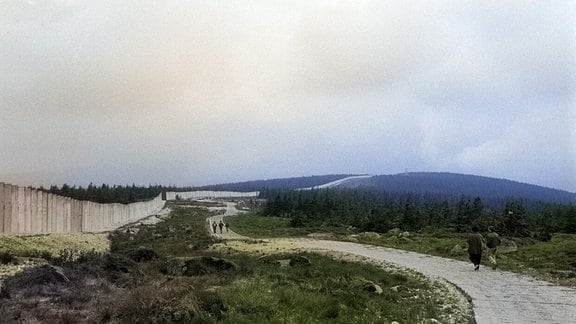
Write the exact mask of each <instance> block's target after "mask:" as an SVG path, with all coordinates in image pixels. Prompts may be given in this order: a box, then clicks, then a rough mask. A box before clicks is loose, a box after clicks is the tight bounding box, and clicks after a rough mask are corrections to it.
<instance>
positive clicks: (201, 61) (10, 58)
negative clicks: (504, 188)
mask: <svg viewBox="0 0 576 324" xmlns="http://www.w3.org/2000/svg"><path fill="white" fill-rule="evenodd" d="M406 170H407V171H409V172H410V171H442V172H457V173H466V174H476V175H483V176H490V177H497V178H506V179H511V180H515V181H521V182H528V183H532V184H537V185H542V186H546V187H552V188H558V189H563V190H568V191H572V192H576V5H575V2H574V1H570V0H567V1H561V0H558V1H533V0H530V1H520V0H515V1H505V0H494V1H456V0H455V1H436V0H435V1H420V0H418V1H416V0H414V1H407V0H399V1H383V0H379V1H362V0H354V1H310V0H305V1H280V0H277V1H275V0H262V1H247V0H246V1H234V0H222V1H218V0H210V1H184V0H182V1H177V0H169V1H166V0H163V1H143V0H132V1H130V0H126V1H108V0H98V1H74V0H53V1H49V0H38V1H35V0H30V1H16V0H7V1H2V2H0V181H4V182H12V183H20V184H30V185H39V184H43V185H50V184H58V185H60V184H63V183H68V184H76V185H83V186H84V185H87V184H88V183H90V182H93V183H95V184H101V183H108V184H132V183H135V184H143V185H148V184H165V185H170V184H176V185H192V186H194V185H205V184H215V183H224V182H237V181H245V180H256V179H269V178H279V177H293V176H308V175H322V174H333V173H354V174H360V173H368V174H396V173H401V172H404V171H406Z"/></svg>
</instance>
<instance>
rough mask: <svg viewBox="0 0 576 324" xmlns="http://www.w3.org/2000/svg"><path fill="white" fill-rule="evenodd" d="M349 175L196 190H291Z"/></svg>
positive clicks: (285, 179) (236, 183)
mask: <svg viewBox="0 0 576 324" xmlns="http://www.w3.org/2000/svg"><path fill="white" fill-rule="evenodd" d="M349 176H351V175H348V174H329V175H321V176H308V177H296V178H281V179H268V180H255V181H245V182H235V183H226V184H218V185H211V186H203V187H197V188H196V190H222V191H240V192H249V191H261V190H265V189H266V188H274V189H286V190H290V189H299V188H310V187H314V186H319V185H323V184H326V183H329V182H332V181H336V180H340V179H343V178H346V177H349Z"/></svg>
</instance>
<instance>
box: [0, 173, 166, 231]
mask: <svg viewBox="0 0 576 324" xmlns="http://www.w3.org/2000/svg"><path fill="white" fill-rule="evenodd" d="M174 197H175V195H174ZM164 204H165V201H164V200H162V195H158V197H156V198H154V199H152V200H149V201H143V202H136V203H132V204H127V205H124V204H98V203H95V202H91V201H81V200H76V199H72V198H68V197H63V196H58V195H54V194H51V193H47V192H44V191H41V190H36V189H32V188H28V187H21V186H15V185H11V184H8V183H3V182H0V233H5V234H42V233H79V232H105V231H111V230H114V229H116V228H118V227H121V226H123V225H126V224H129V223H131V222H135V221H137V220H139V219H141V218H144V217H147V216H150V215H152V214H154V213H155V212H156V211H159V210H160V209H162V208H163V207H164Z"/></svg>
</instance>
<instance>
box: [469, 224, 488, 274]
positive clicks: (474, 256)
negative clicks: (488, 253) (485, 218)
mask: <svg viewBox="0 0 576 324" xmlns="http://www.w3.org/2000/svg"><path fill="white" fill-rule="evenodd" d="M484 242H485V240H484V236H482V234H480V233H479V232H478V226H472V233H470V235H468V254H469V255H470V261H472V263H473V264H474V271H476V270H478V269H480V261H482V250H483V249H484V245H485V243H484Z"/></svg>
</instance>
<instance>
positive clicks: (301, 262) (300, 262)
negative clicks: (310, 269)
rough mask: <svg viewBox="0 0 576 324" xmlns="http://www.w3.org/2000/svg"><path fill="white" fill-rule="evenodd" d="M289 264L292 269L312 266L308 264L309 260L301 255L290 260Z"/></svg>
mask: <svg viewBox="0 0 576 324" xmlns="http://www.w3.org/2000/svg"><path fill="white" fill-rule="evenodd" d="M289 264H290V266H292V267H302V266H310V265H312V263H311V262H310V259H308V258H307V257H303V256H301V255H297V256H295V257H293V258H290V263H289Z"/></svg>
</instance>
